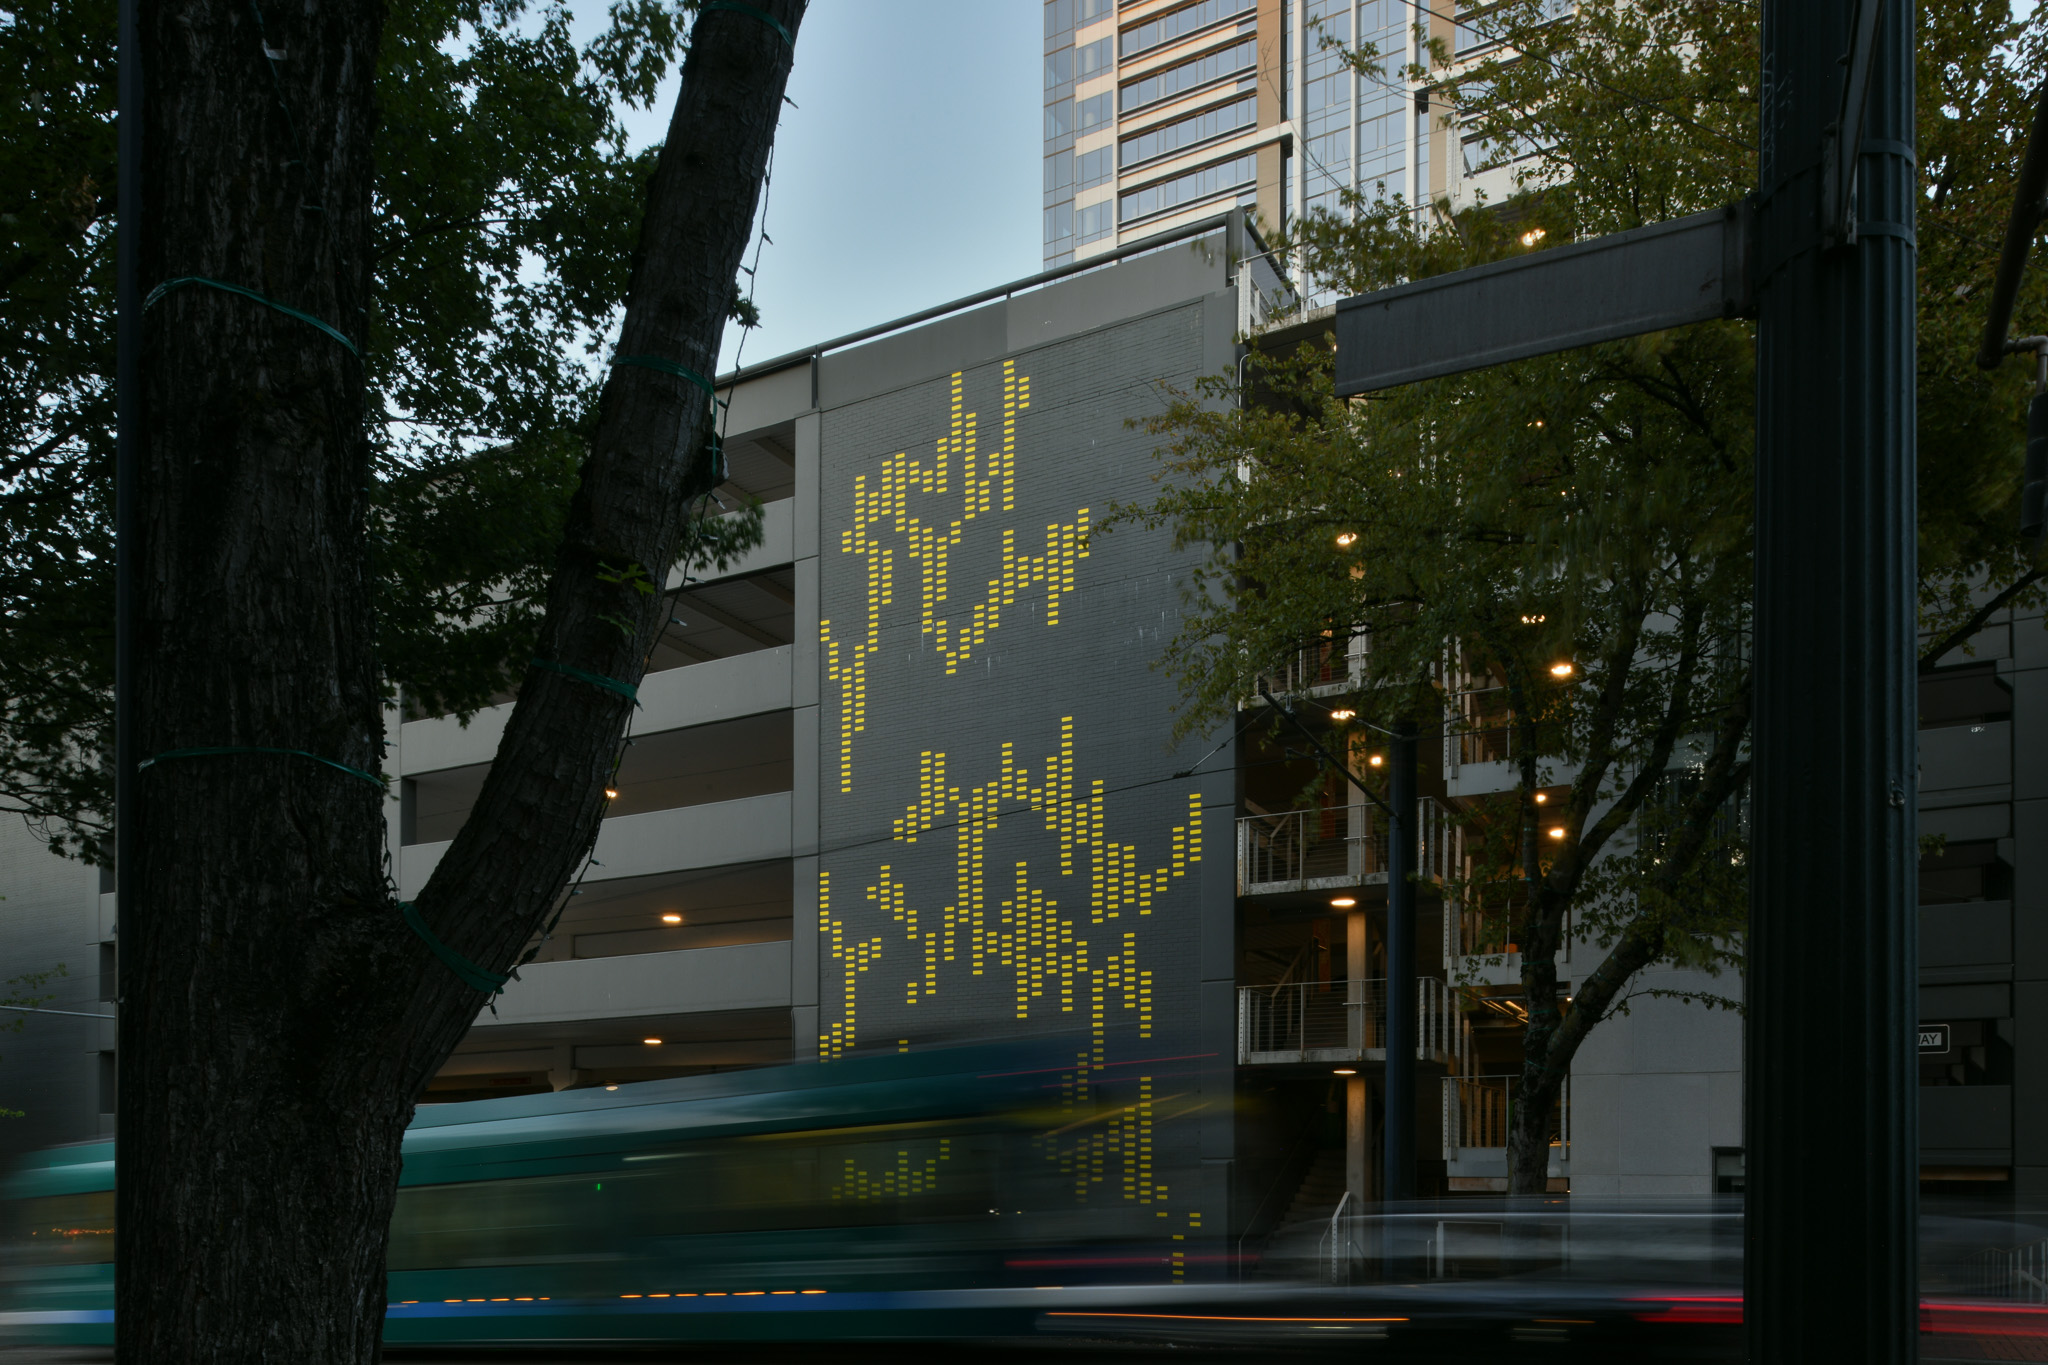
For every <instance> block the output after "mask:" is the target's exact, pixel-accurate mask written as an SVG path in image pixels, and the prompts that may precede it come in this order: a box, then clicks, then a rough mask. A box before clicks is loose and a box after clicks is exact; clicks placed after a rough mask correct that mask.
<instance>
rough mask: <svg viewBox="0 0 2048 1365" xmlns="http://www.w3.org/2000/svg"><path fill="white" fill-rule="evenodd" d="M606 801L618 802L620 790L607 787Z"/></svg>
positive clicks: (605, 791)
mask: <svg viewBox="0 0 2048 1365" xmlns="http://www.w3.org/2000/svg"><path fill="white" fill-rule="evenodd" d="M604 799H605V800H607V801H616V800H618V799H619V789H618V788H617V787H606V788H605V789H604Z"/></svg>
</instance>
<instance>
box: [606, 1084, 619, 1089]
mask: <svg viewBox="0 0 2048 1365" xmlns="http://www.w3.org/2000/svg"><path fill="white" fill-rule="evenodd" d="M605 1089H607V1090H617V1089H618V1087H617V1086H615V1085H608V1086H606V1087H605Z"/></svg>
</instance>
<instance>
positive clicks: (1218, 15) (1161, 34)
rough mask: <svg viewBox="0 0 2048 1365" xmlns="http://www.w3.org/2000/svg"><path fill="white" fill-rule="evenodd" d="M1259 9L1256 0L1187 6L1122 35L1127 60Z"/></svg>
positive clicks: (1219, 0) (1213, 1)
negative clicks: (1188, 34) (1235, 16)
mask: <svg viewBox="0 0 2048 1365" xmlns="http://www.w3.org/2000/svg"><path fill="white" fill-rule="evenodd" d="M1257 7H1258V5H1257V0H1201V3H1200V4H1195V5H1187V6H1184V7H1183V8H1181V9H1177V10H1175V11H1173V13H1171V14H1162V15H1160V16H1159V17H1158V18H1157V19H1152V20H1149V21H1147V22H1145V23H1142V24H1140V25H1138V26H1137V27H1136V28H1127V29H1125V30H1124V32H1123V40H1122V41H1123V53H1124V55H1125V56H1126V57H1130V56H1135V55H1136V54H1138V53H1140V52H1149V51H1150V50H1152V49H1153V48H1155V47H1159V46H1161V45H1163V44H1165V43H1170V42H1172V41H1173V40H1174V39H1176V38H1178V37H1180V36H1181V35H1182V34H1184V33H1193V32H1194V31H1195V30H1196V29H1198V28H1207V27H1208V26H1209V25H1211V24H1214V23H1220V22H1221V21H1223V20H1225V19H1228V18H1230V17H1231V16H1232V15H1235V14H1250V13H1251V12H1252V11H1253V10H1254V9H1256V8H1257Z"/></svg>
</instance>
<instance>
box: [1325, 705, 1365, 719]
mask: <svg viewBox="0 0 2048 1365" xmlns="http://www.w3.org/2000/svg"><path fill="white" fill-rule="evenodd" d="M1357 717H1358V713H1357V712H1356V711H1353V710H1350V709H1348V708H1342V709H1339V710H1336V711H1332V712H1331V713H1330V719H1331V720H1355V719H1357Z"/></svg>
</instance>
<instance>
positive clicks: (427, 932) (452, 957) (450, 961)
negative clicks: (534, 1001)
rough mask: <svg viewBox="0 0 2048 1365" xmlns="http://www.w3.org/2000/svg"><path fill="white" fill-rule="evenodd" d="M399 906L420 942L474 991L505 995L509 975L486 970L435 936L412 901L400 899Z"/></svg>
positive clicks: (509, 978)
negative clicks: (431, 950)
mask: <svg viewBox="0 0 2048 1365" xmlns="http://www.w3.org/2000/svg"><path fill="white" fill-rule="evenodd" d="M398 908H399V910H400V911H401V912H402V913H403V914H404V915H405V923H406V927H407V928H409V929H411V930H412V931H413V932H414V933H415V934H418V935H419V936H420V942H422V943H424V944H426V945H427V947H429V948H431V949H433V950H434V956H435V957H438V958H440V959H441V961H442V962H444V963H446V964H447V966H448V970H449V971H451V972H453V973H455V975H456V976H457V977H459V978H461V981H462V984H463V985H465V986H467V987H469V988H470V989H471V990H473V991H482V992H483V993H484V994H485V995H503V994H504V993H505V983H506V982H507V981H510V980H511V979H512V978H511V977H510V976H509V975H500V974H499V973H497V972H492V971H486V970H484V969H483V968H482V967H479V966H477V965H476V964H475V963H474V962H471V961H470V960H469V959H468V958H466V957H464V956H463V955H462V954H461V953H458V952H456V951H455V950H454V949H453V948H450V947H449V946H448V945H447V944H445V943H443V942H441V940H440V939H438V938H436V937H434V931H433V930H432V929H429V928H428V927H427V922H426V921H425V920H423V919H421V918H420V912H419V911H418V909H416V908H415V907H414V906H413V903H412V902H411V901H400V902H399V903H398Z"/></svg>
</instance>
